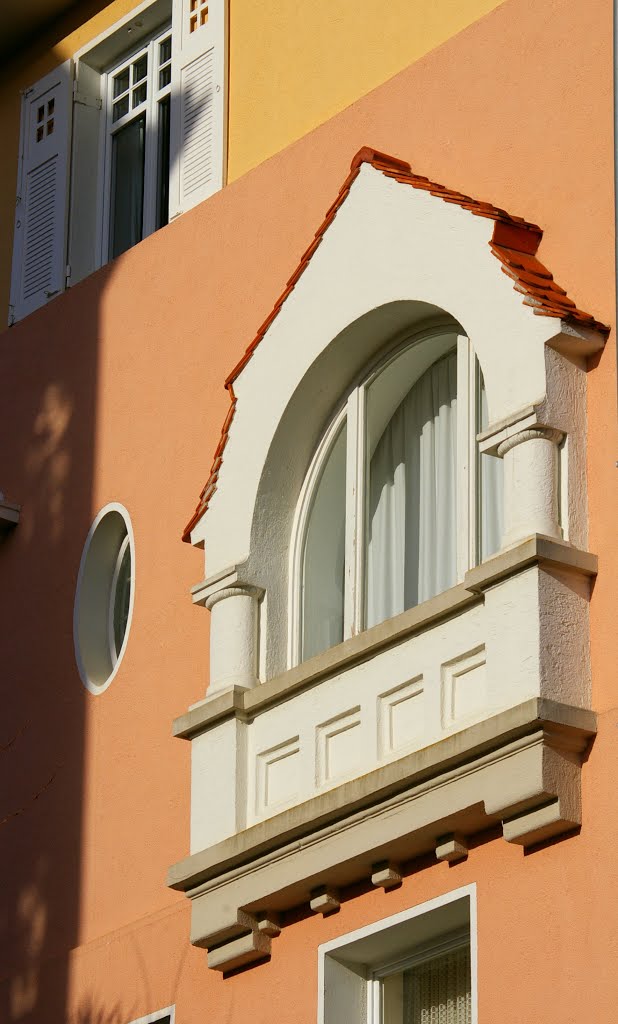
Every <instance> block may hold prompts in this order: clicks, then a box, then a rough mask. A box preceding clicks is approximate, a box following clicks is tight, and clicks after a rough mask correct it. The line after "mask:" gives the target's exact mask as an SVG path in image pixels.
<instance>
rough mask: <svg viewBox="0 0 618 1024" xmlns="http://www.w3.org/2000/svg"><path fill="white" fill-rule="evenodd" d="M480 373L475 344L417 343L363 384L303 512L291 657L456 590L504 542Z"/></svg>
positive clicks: (434, 335)
mask: <svg viewBox="0 0 618 1024" xmlns="http://www.w3.org/2000/svg"><path fill="white" fill-rule="evenodd" d="M486 423H487V405H486V398H485V389H484V385H483V378H482V374H481V371H480V367H479V364H478V361H477V359H476V357H475V355H474V352H473V349H472V345H471V343H470V341H469V339H468V338H466V337H465V336H462V335H457V334H455V333H453V332H450V331H445V330H444V329H441V330H435V331H433V332H424V333H423V335H422V337H417V338H414V339H410V338H408V339H407V340H406V342H405V343H404V344H403V345H400V346H399V347H398V348H397V349H396V350H395V351H394V352H392V353H391V354H390V355H389V356H388V357H387V358H386V359H385V360H383V361H382V362H381V363H380V364H379V365H378V366H377V367H376V368H375V369H373V370H372V371H371V372H370V373H369V374H368V375H367V377H366V378H365V379H364V380H363V381H362V382H361V383H360V384H359V385H358V386H356V387H354V388H353V389H352V390H351V392H350V394H349V395H348V397H347V400H346V402H345V405H344V406H343V408H341V409H340V411H339V413H338V414H337V416H336V417H335V419H334V420H333V422H332V423H331V425H330V427H329V429H328V430H327V431H326V434H325V436H324V438H323V441H322V443H321V444H320V446H319V448H318V451H317V452H316V455H315V457H314V460H313V463H312V465H311V467H310V470H309V473H308V476H307V480H306V483H305V487H304V489H303V494H302V495H301V502H300V507H299V514H298V517H297V523H298V526H297V530H298V535H299V537H300V543H299V544H298V545H297V551H298V553H299V554H298V561H297V565H296V567H295V569H296V572H295V576H294V579H295V586H296V587H298V591H299V599H298V600H297V601H296V604H295V607H294V611H293V615H294V616H295V617H296V624H295V628H294V629H293V630H292V645H293V650H292V652H291V653H292V659H291V660H292V661H293V662H297V661H300V660H304V659H306V658H309V657H311V656H312V655H314V654H318V653H320V651H323V650H326V649H327V648H328V647H331V646H333V645H334V644H336V643H339V642H341V641H342V640H344V639H345V638H347V637H349V636H352V635H354V634H355V633H357V632H359V631H360V630H363V629H366V628H369V627H370V626H374V625H377V624H378V623H380V622H382V621H384V620H385V619H387V618H390V617H391V616H393V615H397V614H398V613H399V612H402V611H404V610H405V609H407V608H412V607H414V606H415V605H417V604H420V603H421V602H422V601H426V600H428V599H429V598H431V597H433V596H435V595H436V594H438V593H440V592H441V591H443V590H447V589H448V588H449V587H452V586H454V585H455V584H456V583H457V582H458V581H459V580H461V579H463V575H464V573H465V572H466V570H467V569H469V568H470V567H471V566H473V565H475V564H477V562H479V561H481V560H483V559H485V558H487V557H489V556H490V555H491V554H493V553H494V552H495V551H496V550H497V549H498V547H499V545H500V536H501V529H502V526H501V515H502V498H501V492H502V477H501V469H502V464H501V462H500V460H498V459H496V458H492V457H491V456H486V455H480V454H479V452H478V445H477V441H476V437H477V433H478V432H479V431H480V430H482V429H483V427H484V426H485V425H486Z"/></svg>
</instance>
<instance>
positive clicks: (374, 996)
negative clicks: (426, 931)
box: [317, 882, 478, 1024]
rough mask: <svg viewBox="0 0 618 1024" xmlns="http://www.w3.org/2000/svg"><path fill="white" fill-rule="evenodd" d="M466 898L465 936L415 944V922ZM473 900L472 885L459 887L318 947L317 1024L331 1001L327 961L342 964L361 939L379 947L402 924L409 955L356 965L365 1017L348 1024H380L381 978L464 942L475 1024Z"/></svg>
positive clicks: (322, 1022) (474, 1023)
mask: <svg viewBox="0 0 618 1024" xmlns="http://www.w3.org/2000/svg"><path fill="white" fill-rule="evenodd" d="M466 898H468V899H469V927H468V928H466V930H465V932H464V931H462V930H461V929H459V930H457V931H455V932H453V931H447V932H445V933H444V935H443V936H442V937H441V938H437V939H435V940H433V941H432V942H431V943H427V942H424V943H423V942H421V943H419V944H418V945H416V944H415V942H414V938H413V935H414V922H415V921H416V920H418V921H419V924H420V923H421V920H420V919H421V918H423V917H424V916H425V915H428V914H431V913H432V912H433V911H436V910H439V909H440V908H444V907H448V905H449V904H452V903H455V902H457V901H460V900H464V899H466ZM476 898H477V893H476V883H474V882H473V883H472V884H471V885H466V886H462V887H461V888H460V889H454V890H452V891H451V892H448V893H444V894H443V895H441V896H437V897H436V898H434V899H431V900H427V901H426V902H425V903H421V904H419V905H418V906H416V907H410V908H409V909H408V910H404V911H402V912H401V913H399V914H393V916H392V917H387V918H385V919H383V920H381V921H376V922H375V923H374V924H370V925H366V926H365V927H363V928H359V929H357V930H356V931H354V932H349V933H348V934H346V935H341V936H339V938H337V939H332V940H331V941H330V942H326V943H324V944H323V945H321V946H319V947H318V1014H317V1024H329V1016H328V1000H329V997H330V998H332V993H330V992H327V986H326V962H327V959H328V958H331V959H333V960H335V961H339V962H341V960H345V957H346V952H348V951H351V950H352V948H353V947H354V945H355V944H357V943H360V942H362V941H363V940H365V939H369V938H373V939H374V940H375V939H377V940H378V943H377V944H378V945H379V940H380V938H381V937H382V936H383V937H384V939H385V941H386V940H387V939H388V936H389V933H392V932H393V929H395V928H398V927H400V926H402V925H404V924H406V923H409V925H410V927H409V931H410V932H411V933H412V939H411V943H410V946H409V953H407V954H404V955H403V956H400V957H398V958H396V959H393V957H392V956H391V957H390V958H388V957H385V958H384V959H380V958H379V956H378V957H377V958H373V959H372V961H371V963H369V964H365V965H364V970H363V965H358V964H357V965H356V967H355V973H359V972H360V973H361V974H363V977H364V980H361V984H363V985H364V986H365V993H366V998H365V1000H364V1003H365V1006H366V1013H365V1015H364V1019H361V1020H354V1021H352V1020H351V1021H350V1022H349V1024H381V1019H380V1014H381V984H380V983H381V981H382V979H383V978H384V977H386V976H387V975H389V974H394V973H396V972H398V971H402V970H405V969H406V968H407V967H410V966H413V965H414V964H415V963H420V962H422V961H423V960H426V959H430V958H432V957H433V956H439V955H440V954H441V953H444V952H446V951H447V950H449V949H454V948H457V947H459V946H462V945H464V944H468V942H469V946H470V1003H471V1024H478V985H477V971H478V937H477V906H476Z"/></svg>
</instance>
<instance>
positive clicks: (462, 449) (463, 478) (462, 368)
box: [456, 334, 473, 582]
mask: <svg viewBox="0 0 618 1024" xmlns="http://www.w3.org/2000/svg"><path fill="white" fill-rule="evenodd" d="M471 362H473V360H472V359H471V346H470V341H469V339H468V338H467V337H466V336H465V335H461V334H460V335H459V336H458V338H457V477H456V491H457V501H456V507H457V580H458V581H459V582H461V581H462V580H463V578H464V575H465V573H466V572H467V570H468V569H469V568H470V566H471V565H472V564H473V562H472V561H471V555H472V550H471V530H470V503H471V497H470V495H471V489H470V468H471V460H470V414H471V409H470V407H471V397H472V396H471V394H470V363H471Z"/></svg>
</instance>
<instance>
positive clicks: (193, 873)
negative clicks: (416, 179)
mask: <svg viewBox="0 0 618 1024" xmlns="http://www.w3.org/2000/svg"><path fill="white" fill-rule="evenodd" d="M365 153H366V151H362V153H361V154H360V159H359V158H357V159H356V161H355V162H354V163H353V168H352V173H351V175H350V178H349V179H348V180H347V182H346V183H345V185H344V187H343V188H342V191H341V193H340V197H339V199H338V201H337V202H336V203H335V204H334V205H333V207H332V208H331V210H330V212H329V215H328V217H327V218H326V220H325V222H324V225H323V227H322V228H321V229H320V232H319V233H318V236H317V238H316V241H315V242H314V243H313V245H312V246H311V247H310V250H308V252H309V256H307V257H305V258H304V259H303V261H302V262H301V268H300V271H298V272H297V273H296V274H295V275H294V276H293V278H292V279H291V282H290V285H289V286H288V288H287V289H286V291H285V292H284V294H283V296H282V299H281V300H280V302H279V303H278V304H277V306H276V308H275V311H274V313H273V314H272V315H271V316H270V317H269V318H268V320H267V321H266V322H265V324H264V326H263V328H262V329H261V330H260V331H259V332H258V336H257V339H256V341H255V342H254V343H253V344H252V345H251V346H250V348H249V349H248V352H247V356H246V358H244V359H243V360H242V361H241V363H240V364H239V366H238V368H237V369H236V370H235V371H234V372H233V374H232V375H231V377H230V378H229V380H228V386H229V388H230V398H231V403H232V404H231V407H230V412H229V413H228V417H227V418H226V422H225V427H224V432H223V434H222V444H221V445H220V446H219V448H218V449H217V454H216V461H215V463H214V467H213V472H212V474H211V478H210V480H209V483H208V486H207V488H205V490H204V494H203V498H202V501H201V504H200V506H199V507H198V511H197V512H196V514H195V516H194V517H193V519H192V521H191V527H190V531H191V532H190V539H191V541H192V542H193V543H194V544H196V545H198V546H203V547H204V549H205V554H206V560H207V567H208V573H209V576H208V578H207V579H205V580H204V581H203V582H202V583H200V584H198V585H197V586H196V587H195V588H194V590H193V599H194V601H195V603H198V604H202V605H205V606H206V607H207V608H208V609H210V611H211V620H210V644H211V647H210V685H209V689H208V691H207V694H206V697H205V699H203V700H201V701H199V702H198V703H197V704H196V705H194V706H193V707H192V708H190V709H189V711H188V712H187V713H186V714H184V715H182V716H181V717H180V718H179V719H178V720H177V721H176V723H175V728H174V731H175V734H176V735H177V736H180V737H182V738H186V739H189V740H191V746H192V750H191V755H192V794H191V843H190V849H191V853H190V855H189V856H188V857H187V858H185V860H183V861H181V862H180V863H179V864H177V865H175V866H174V867H173V868H172V869H171V871H170V876H169V884H170V885H171V886H172V887H173V888H176V889H180V890H182V891H184V892H186V893H187V895H188V896H189V897H190V899H191V903H192V928H191V933H192V941H193V942H194V943H195V944H196V945H199V946H203V947H207V948H208V950H209V953H208V963H209V966H211V967H213V968H214V969H217V970H222V971H226V970H231V969H232V968H233V967H237V966H240V965H241V964H246V963H249V962H251V961H253V960H258V959H260V958H263V957H264V956H266V955H268V954H269V952H270V940H271V938H272V937H274V936H276V935H277V934H278V933H279V930H280V929H279V928H278V926H277V923H276V916H277V913H278V912H280V911H286V910H288V909H290V908H292V907H295V906H299V905H303V904H305V905H306V904H307V903H308V904H309V906H310V907H311V909H313V910H314V912H324V908H325V907H327V905H328V906H331V907H332V906H334V905H336V900H337V896H336V890H337V889H338V888H341V887H344V886H346V885H350V884H354V883H356V882H359V881H361V880H366V879H367V878H368V877H369V878H370V879H371V883H372V884H373V885H376V886H384V887H388V885H389V884H390V883H389V879H390V878H396V877H397V874H398V873H399V866H401V865H402V864H403V863H404V862H409V861H410V860H413V859H414V858H415V857H418V856H420V855H426V854H428V853H429V852H431V851H432V850H433V852H434V853H435V856H436V858H437V859H447V860H451V859H456V858H459V857H462V856H465V855H466V851H467V837H468V836H470V835H473V834H477V833H478V832H479V831H482V830H484V829H488V828H490V827H492V826H500V827H501V828H502V832H503V835H504V838H505V839H506V840H507V841H508V842H513V843H517V844H520V845H522V846H530V845H532V844H534V843H538V842H541V841H543V840H545V839H548V838H550V837H552V836H557V835H560V834H562V833H565V832H568V831H569V830H572V829H573V828H574V827H576V825H577V824H578V823H580V822H581V781H580V775H581V761H582V759H583V758H585V751H586V750H587V747H588V744H589V743H590V740H591V737H592V736H593V735H594V732H595V717H594V715H593V714H592V712H591V710H590V705H591V687H590V663H589V650H588V637H589V610H588V602H589V597H590V580H591V578H592V577H593V576H594V575H595V573H596V559H595V558H594V556H592V555H590V554H589V553H588V552H586V550H585V549H586V544H587V499H586V491H585V467H586V457H585V456H586V372H585V371H586V358H587V356H588V355H589V354H591V353H593V352H595V351H598V350H600V348H601V347H602V346H603V344H604V335H605V331H604V329H603V328H602V325H599V324H597V323H596V322H595V321H593V320H592V318H589V319H588V320H586V315H585V314H581V317H580V319H578V318H577V317H573V316H571V317H570V316H569V314H568V307H567V312H566V313H565V318H564V319H560V318H559V317H558V316H557V315H556V313H555V306H552V307H551V308H550V312H549V315H537V314H538V313H539V312H540V310H539V307H538V299H537V298H535V296H534V295H533V296H526V292H525V282H520V281H516V286H515V287H513V281H512V280H511V279H510V277H509V276H507V274H504V273H503V272H502V267H503V265H504V262H501V260H502V261H503V260H504V259H507V261H508V259H512V262H514V263H516V262H517V253H515V255H513V251H512V250H511V249H509V248H508V246H510V245H512V244H513V243H516V244H520V245H521V246H522V259H523V258H524V257H523V254H524V253H526V252H530V251H531V248H530V246H531V245H532V243H531V241H530V237H529V236H526V237H521V236H518V234H517V230H516V228H513V227H512V226H511V225H507V227H506V228H504V233H498V238H499V239H502V242H501V243H499V241H498V242H496V241H495V238H494V231H497V229H498V227H500V228H503V227H504V225H503V224H502V223H498V222H499V220H500V216H501V215H500V213H499V211H498V212H497V213H496V222H495V223H494V220H493V218H492V216H487V215H486V208H484V211H483V214H482V215H481V216H478V217H475V216H473V215H472V213H471V212H470V210H469V209H467V208H463V209H462V208H461V207H460V206H458V205H457V203H458V199H454V200H451V201H448V202H443V201H442V199H441V198H440V195H439V194H438V195H432V194H431V193H430V191H429V190H428V188H426V187H425V186H424V184H423V183H421V185H420V186H419V187H418V188H416V187H415V186H413V185H412V186H411V185H410V183H409V179H408V177H407V175H406V174H405V173H401V170H400V169H401V163H400V162H396V161H393V165H394V168H395V172H394V174H393V175H390V174H389V173H387V172H388V170H389V158H386V159H385V160H384V161H382V160H379V159H378V160H376V161H375V163H373V162H372V161H370V160H368V158H367V157H366V156H365V155H364V154H365ZM384 166H386V170H383V167H384ZM398 178H400V179H401V180H397V179H398ZM471 202H472V201H470V203H471ZM524 234H525V232H524ZM532 234H533V240H536V242H535V244H538V240H539V236H540V231H539V229H535V231H534V232H533V233H532ZM500 245H502V246H505V245H506V246H507V249H506V255H505V252H504V250H502V255H500V258H497V256H496V254H495V251H494V250H495V249H496V248H498V249H500ZM509 252H510V253H511V256H510V257H509V256H508V253H509ZM524 262H525V259H524ZM539 276H540V278H541V279H542V280H543V281H548V280H549V279H550V278H549V275H548V272H547V271H546V270H545V269H544V268H543V267H542V266H541V267H540V273H539ZM522 293H523V294H524V299H525V301H524V299H522ZM535 310H536V312H535ZM541 312H542V311H541ZM445 323H447V324H448V325H449V327H450V329H451V330H452V329H453V327H455V329H456V333H457V334H458V335H463V336H465V337H466V338H469V339H470V343H471V345H472V346H473V347H474V352H475V353H476V355H477V357H478V361H479V363H480V366H481V368H482V372H483V377H484V384H485V388H486V395H487V403H488V420H489V425H488V427H487V429H486V430H484V431H483V432H482V433H481V434H480V435H479V439H478V440H479V447H480V450H481V451H482V452H487V453H489V454H492V455H494V456H497V457H498V458H501V459H503V465H504V532H503V538H502V549H501V551H500V552H498V553H497V554H496V555H495V556H493V557H492V558H490V559H488V560H485V561H483V562H481V564H479V565H477V566H476V567H474V568H472V569H469V570H468V571H467V572H464V573H463V580H462V582H460V583H458V584H457V585H456V586H454V587H452V588H451V589H449V590H446V591H444V592H442V593H441V594H438V595H437V596H436V597H435V598H432V599H431V600H428V601H425V602H423V603H422V604H420V605H418V606H417V607H415V608H412V609H408V610H407V611H405V612H403V613H401V614H400V615H397V616H395V617H394V618H392V619H388V620H386V621H384V622H382V623H381V624H379V625H377V626H374V627H372V628H370V629H368V630H365V631H363V632H359V633H356V635H351V636H349V637H348V638H347V639H345V640H344V641H343V642H342V643H340V644H338V645H336V646H335V647H332V648H331V649H330V650H327V651H324V652H323V653H322V654H318V655H316V656H315V657H313V658H311V659H309V660H308V661H305V662H304V663H302V664H298V665H296V666H293V667H290V660H291V659H289V657H288V651H289V647H290V644H289V635H290V625H289V623H290V615H291V613H292V607H291V606H292V601H291V598H290V595H291V594H293V593H294V588H293V584H291V581H290V575H291V574H290V565H292V568H293V566H294V555H293V554H292V555H291V554H290V545H291V543H292V541H293V537H294V528H295V517H296V516H297V510H298V507H299V506H298V501H299V495H300V493H301V490H302V488H303V484H304V481H305V480H306V478H307V473H308V471H309V468H310V466H311V464H312V459H313V458H314V455H315V452H316V450H317V449H318V447H319V445H320V442H321V440H322V439H323V438H324V436H325V431H326V429H327V428H328V425H329V423H331V422H332V415H333V410H336V408H337V405H338V403H340V402H341V398H342V396H345V395H347V394H349V393H350V392H351V390H352V389H353V388H354V386H355V383H356V382H358V381H360V380H362V379H363V378H364V377H365V376H366V374H367V370H368V368H370V367H371V366H372V365H376V364H377V362H379V360H381V359H382V358H384V357H385V356H387V355H388V353H389V352H391V351H394V350H395V349H396V347H397V345H398V344H400V343H401V342H403V341H405V339H406V338H409V337H410V335H411V334H414V333H415V332H417V333H424V332H428V333H427V335H426V341H427V344H428V345H429V346H430V345H431V341H432V338H431V333H432V331H433V330H434V329H435V328H442V329H443V328H444V324H445ZM275 382H276V386H275ZM569 481H570V485H569ZM574 483H575V485H574ZM290 560H291V561H290ZM352 736H353V737H355V742H352V741H351V737H352ZM273 751H281V752H283V753H284V754H285V757H284V759H283V760H281V761H277V762H276V763H275V761H274V760H273V757H272V752H273ZM260 765H261V766H262V768H263V772H264V773H265V774H266V776H268V777H267V778H266V781H265V782H264V784H263V785H262V786H261V789H260V793H259V794H256V793H255V787H253V788H252V783H251V780H252V779H253V778H254V777H256V776H257V774H258V766H260ZM271 783H272V786H271ZM318 893H319V895H318ZM284 933H285V930H284ZM284 937H285V934H283V936H282V938H281V939H280V940H278V941H283V940H284Z"/></svg>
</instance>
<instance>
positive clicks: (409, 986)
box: [384, 946, 472, 1024]
mask: <svg viewBox="0 0 618 1024" xmlns="http://www.w3.org/2000/svg"><path fill="white" fill-rule="evenodd" d="M471 1020H472V998H471V984H470V948H469V947H468V946H465V947H464V948H462V949H456V950H453V951H452V952H450V953H443V954H442V956H436V957H432V958H431V960H426V961H425V963H422V964H419V965H418V966H416V967H413V968H411V969H410V970H409V971H404V972H403V1022H402V1024H433V1021H440V1024H470V1022H471ZM384 1024H389V1022H388V1021H384Z"/></svg>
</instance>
